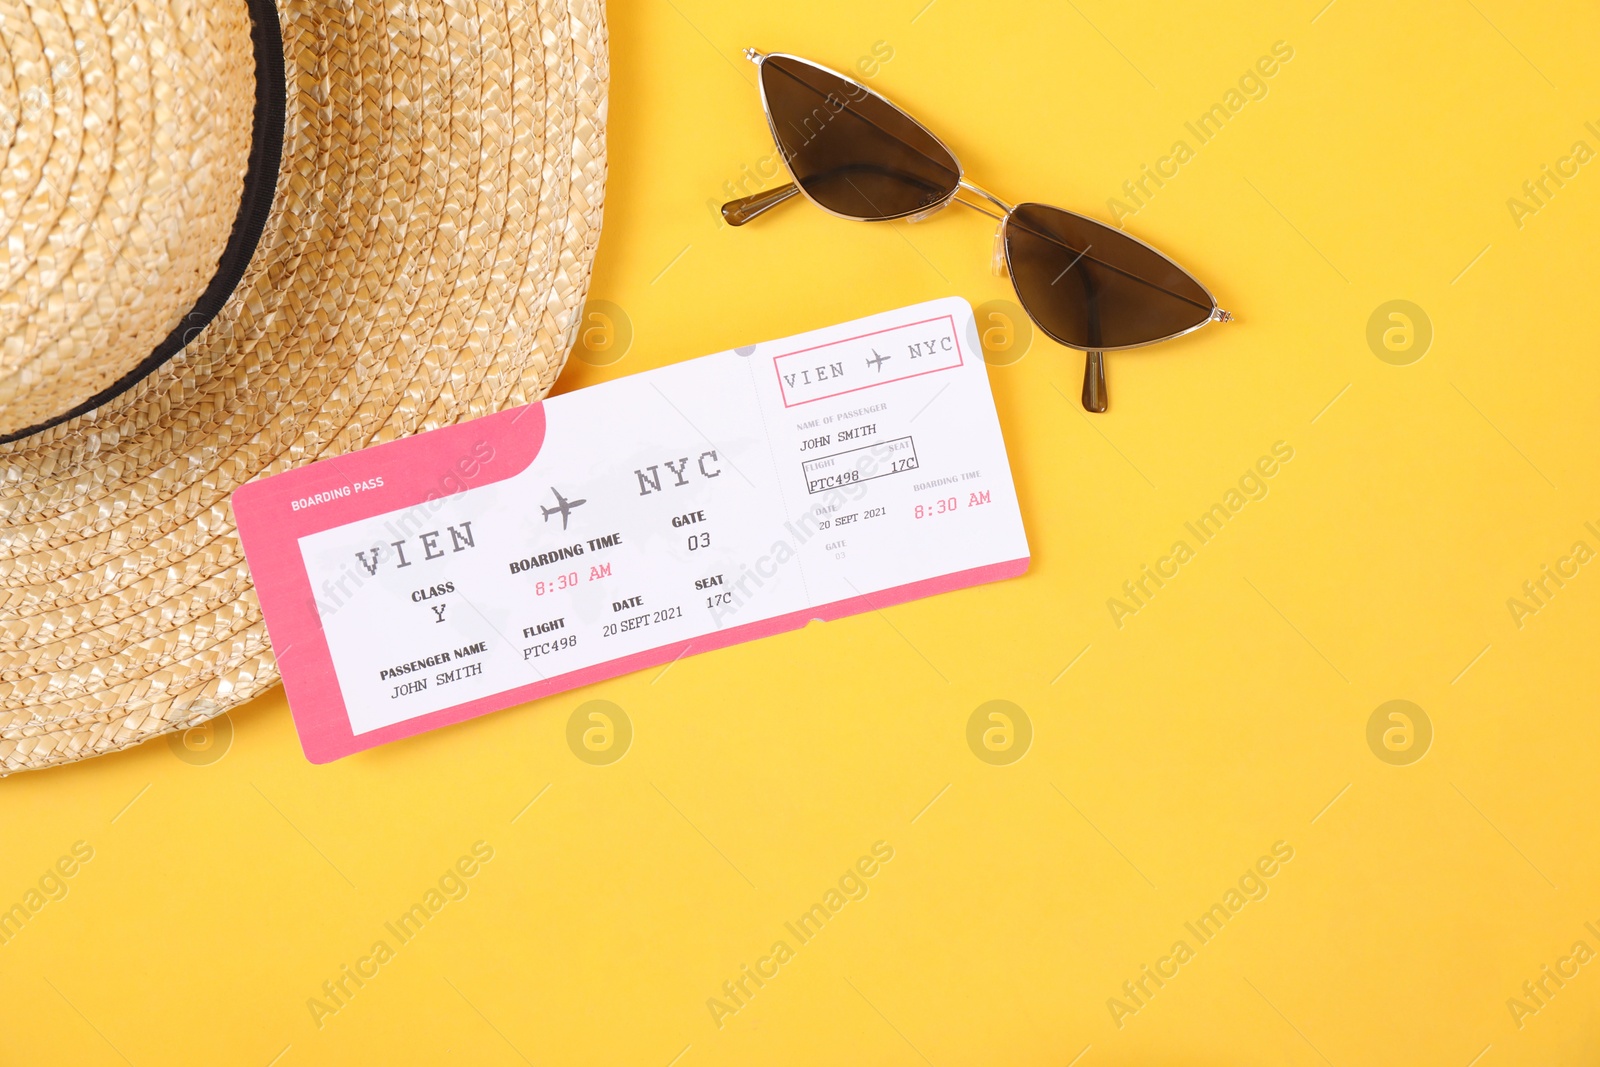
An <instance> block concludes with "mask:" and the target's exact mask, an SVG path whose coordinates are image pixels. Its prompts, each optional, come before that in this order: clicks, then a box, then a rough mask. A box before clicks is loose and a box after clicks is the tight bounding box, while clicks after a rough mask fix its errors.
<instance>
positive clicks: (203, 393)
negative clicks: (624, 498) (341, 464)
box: [0, 0, 607, 774]
mask: <svg viewBox="0 0 1600 1067" xmlns="http://www.w3.org/2000/svg"><path fill="white" fill-rule="evenodd" d="M606 82H607V64H606V33H605V21H604V14H603V11H602V9H601V7H600V4H599V3H598V0H495V2H493V3H490V2H486V0H407V2H405V3H379V2H376V0H341V2H330V0H277V3H276V5H274V3H273V2H272V0H3V2H0V161H3V163H0V168H3V169H0V234H3V235H4V240H3V242H0V774H3V773H9V772H11V771H17V770H24V769H30V768H37V767H44V766H48V765H51V764H56V763H63V762H66V761H69V760H76V759H81V758H83V757H86V756H92V755H97V754H100V753H104V752H110V751H112V750H114V749H119V748H123V747H126V746H128V745H133V744H137V743H138V742H140V741H144V740H147V739H149V738H151V737H154V736H156V735H158V734H162V733H166V732H168V731H172V730H176V729H180V728H185V727H189V726H193V725H195V724H198V723H200V722H202V721H204V720H206V719H208V718H211V717H212V716H215V715H219V714H221V713H222V712H225V711H227V710H228V709H229V708H232V707H234V706H235V705H237V704H240V703H242V702H244V701H246V700H248V699H250V698H251V697H252V696H254V695H256V694H257V693H260V692H261V691H262V690H264V689H266V688H267V687H269V686H271V685H273V684H274V683H275V682H276V681H277V669H276V666H275V665H274V661H273V656H272V650H271V648H270V647H269V645H268V642H267V634H266V629H265V628H264V626H263V625H262V622H261V609H260V607H259V605H258V604H257V601H256V597H255V594H254V592H253V590H252V589H251V584H250V574H249V571H248V569H247V568H246V566H245V561H244V556H243V553H242V552H241V551H240V548H239V541H238V538H237V537H236V535H235V533H234V527H233V518H232V513H231V512H230V510H229V507H228V496H229V494H230V493H232V492H233V490H234V489H236V488H237V487H238V486H239V485H241V484H242V483H244V482H246V481H248V480H250V479H252V478H255V477H258V476H260V475H263V474H269V473H273V472H275V471H281V470H284V469H286V468H288V467H292V466H296V465H299V464H303V463H307V462H309V461H311V460H313V459H316V458H318V457H322V456H329V455H337V454H340V453H344V452H349V451H351V450H353V449H357V448H361V447H363V446H365V445H369V444H372V443H374V442H378V441H384V440H388V439H391V438H395V437H401V436H405V435H407V434H413V433H417V432H419V431H422V430H426V429H430V428H432V427H435V426H440V425H444V424H447V423H453V422H457V421H459V420H462V419H468V418H473V417H475V416H479V415H485V414H488V413H490V412H493V411H497V410H500V409H502V408H505V407H507V406H510V405H514V404H521V403H526V402H529V401H533V400H537V399H539V398H540V397H542V396H544V394H545V393H546V392H547V391H548V390H549V388H550V386H551V384H552V383H553V382H554V381H555V378H556V375H557V373H559V371H560V370H561V366H562V364H563V363H564V362H565V360H566V355H567V350H568V348H569V346H570V343H571V341H572V337H573V333H574V330H575V328H576V325H577V316H578V310H579V308H580V306H581V305H582V303H583V298H584V292H585V289H586V287H587V285H588V279H589V267H590V263H591V261H592V258H593V252H594V246H595V241H596V239H597V237H598V235H599V225H600V207H601V195H602V192H603V189H604V183H605V142H604V134H605V116H606Z"/></svg>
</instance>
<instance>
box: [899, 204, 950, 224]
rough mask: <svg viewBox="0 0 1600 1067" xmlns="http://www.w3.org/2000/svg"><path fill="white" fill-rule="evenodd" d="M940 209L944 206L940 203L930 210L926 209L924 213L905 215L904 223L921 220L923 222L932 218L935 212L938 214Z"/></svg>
mask: <svg viewBox="0 0 1600 1067" xmlns="http://www.w3.org/2000/svg"><path fill="white" fill-rule="evenodd" d="M942 207H944V205H943V204H942V203H941V204H935V205H933V206H932V207H930V208H928V209H926V210H924V211H919V212H917V213H916V214H915V215H907V216H906V221H907V222H921V221H922V220H924V219H926V218H928V217H930V216H932V215H933V214H935V213H936V212H938V211H939V209H940V208H942Z"/></svg>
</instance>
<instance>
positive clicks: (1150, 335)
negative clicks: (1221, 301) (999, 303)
mask: <svg viewBox="0 0 1600 1067" xmlns="http://www.w3.org/2000/svg"><path fill="white" fill-rule="evenodd" d="M1005 238H1006V261H1007V263H1008V264H1009V265H1010V267H1011V279H1012V281H1013V282H1014V283H1015V285H1016V287H1017V295H1018V296H1020V297H1021V298H1022V306H1023V307H1024V308H1026V309H1027V312H1028V314H1029V315H1031V316H1032V317H1033V319H1034V321H1035V322H1037V323H1038V324H1039V325H1040V327H1042V328H1043V329H1044V331H1045V332H1046V333H1048V334H1049V335H1050V336H1051V337H1054V338H1055V339H1056V340H1057V341H1060V342H1061V343H1062V344H1066V345H1072V346H1073V347H1075V348H1086V349H1090V350H1101V349H1107V348H1126V347H1128V346H1130V345H1142V344H1148V343H1149V342H1151V341H1159V340H1161V339H1162V338H1163V337H1171V336H1172V335H1173V334H1176V333H1182V332H1183V331H1185V330H1188V329H1192V328H1193V327H1195V326H1198V325H1200V324H1201V323H1202V322H1204V321H1206V319H1208V318H1210V317H1211V312H1212V310H1213V308H1215V306H1216V305H1215V303H1214V302H1213V301H1212V299H1211V297H1210V295H1209V294H1208V293H1207V292H1206V291H1205V290H1204V289H1202V288H1201V287H1200V283H1199V282H1197V281H1195V280H1194V279H1193V278H1191V277H1189V275H1188V274H1187V273H1185V272H1184V270H1183V269H1182V268H1180V267H1179V266H1178V265H1177V264H1175V263H1173V262H1172V261H1171V260H1170V259H1168V258H1167V257H1166V256H1163V255H1162V254H1161V253H1159V252H1157V251H1155V250H1154V249H1151V248H1147V247H1145V246H1144V245H1142V244H1140V243H1139V242H1138V241H1135V240H1134V239H1133V238H1131V237H1129V236H1128V235H1127V234H1124V233H1121V232H1119V231H1117V230H1114V229H1112V228H1111V227H1109V226H1105V225H1102V224H1101V223H1098V222H1094V221H1092V220H1090V219H1086V218H1083V217H1082V216H1081V215H1074V214H1072V213H1071V212H1070V211H1062V210H1061V209H1060V208H1054V207H1050V206H1048V205H1046V204H1019V205H1017V208H1016V210H1015V211H1013V212H1012V213H1011V215H1010V217H1009V218H1008V219H1007V220H1006V225H1005Z"/></svg>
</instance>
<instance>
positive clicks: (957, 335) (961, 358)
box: [772, 315, 967, 408]
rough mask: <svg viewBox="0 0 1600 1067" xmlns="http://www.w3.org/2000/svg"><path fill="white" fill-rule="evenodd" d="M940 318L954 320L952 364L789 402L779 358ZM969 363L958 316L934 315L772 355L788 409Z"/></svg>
mask: <svg viewBox="0 0 1600 1067" xmlns="http://www.w3.org/2000/svg"><path fill="white" fill-rule="evenodd" d="M940 319H948V320H949V321H950V336H951V337H953V338H954V339H955V342H956V361H955V362H954V363H952V364H951V365H950V366H948V367H935V368H933V369H932V370H921V371H918V372H917V373H915V374H906V375H902V376H901V377H899V378H885V379H883V380H882V381H881V382H873V383H871V384H870V385H858V386H856V387H855V388H854V389H841V390H839V391H838V392H837V393H824V394H822V395H821V396H814V397H811V398H810V399H809V400H796V401H795V402H794V403H792V404H791V403H789V394H788V392H787V391H785V390H784V388H783V370H782V368H780V367H779V366H778V360H780V359H788V358H789V357H790V356H800V355H804V354H805V353H807V352H815V351H816V350H817V349H819V348H832V347H834V346H835V345H846V344H849V343H850V342H851V341H859V340H861V339H862V338H864V337H876V336H877V335H878V334H880V333H893V332H894V331H895V330H909V329H910V328H911V327H913V326H922V325H924V324H926V323H930V322H938V321H939V320H940ZM966 364H967V357H966V354H965V353H964V352H962V350H961V331H960V330H958V329H956V317H955V316H954V315H934V316H933V317H932V318H927V319H918V320H917V321H916V322H902V323H901V324H900V325H898V326H885V327H884V328H883V329H881V330H869V331H867V332H866V333H858V334H856V335H855V336H854V337H841V338H839V339H838V340H836V341H824V342H823V343H822V344H820V345H812V346H811V347H810V348H797V349H795V350H794V351H793V352H784V353H781V354H779V355H776V356H773V357H772V372H773V373H774V374H776V375H777V376H778V397H779V399H781V400H782V401H783V406H784V407H785V408H798V407H803V406H805V405H806V404H815V403H816V402H817V401H819V400H831V399H832V398H834V397H836V396H848V395H849V394H851V393H859V392H861V391H862V390H863V389H876V388H877V387H878V386H880V385H892V384H894V383H895V382H909V381H910V380H911V379H913V378H921V377H922V376H924V375H927V374H938V373H940V372H942V371H947V370H957V369H959V368H961V367H964V366H966Z"/></svg>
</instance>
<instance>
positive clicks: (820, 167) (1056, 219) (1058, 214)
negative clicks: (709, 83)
mask: <svg viewBox="0 0 1600 1067" xmlns="http://www.w3.org/2000/svg"><path fill="white" fill-rule="evenodd" d="M745 55H746V56H747V57H748V58H749V59H750V61H751V62H753V63H755V64H756V65H757V66H758V67H759V68H760V70H761V78H760V80H761V106H762V108H763V109H764V110H765V111H766V113H767V124H768V125H769V126H770V127H771V128H772V139H773V140H774V141H776V142H777V145H778V152H779V154H780V155H781V156H782V157H783V163H784V166H785V167H787V168H788V171H789V175H790V177H792V178H793V179H794V181H793V182H791V183H790V184H788V185H784V186H782V187H780V188H777V189H769V190H767V191H765V192H760V193H756V194H754V195H752V196H746V197H743V198H741V199H739V200H733V201H730V202H729V203H726V204H724V205H722V217H723V218H724V219H725V220H726V221H727V222H728V224H729V225H731V226H743V225H744V224H745V223H747V222H749V221H750V220H751V219H754V218H756V217H757V216H759V215H762V214H764V213H765V212H767V211H769V210H771V209H772V208H774V207H776V206H777V205H779V204H781V203H783V202H784V201H785V200H788V199H789V198H790V197H792V196H794V195H795V194H796V193H800V194H803V195H804V196H805V197H806V198H807V199H808V200H810V201H811V202H812V203H814V204H816V205H817V206H818V207H820V208H822V210H824V211H826V212H828V213H829V214H830V215H837V216H839V217H840V218H846V219H857V220H860V221H862V222H887V221H889V220H891V219H908V220H910V221H912V222H918V221H920V220H922V219H924V218H926V217H927V216H929V215H931V214H933V213H934V212H935V211H938V210H939V209H940V208H942V207H944V206H945V205H947V204H949V203H952V202H954V203H957V204H961V205H963V206H964V207H969V208H972V209H973V210H974V211H978V212H981V213H983V214H985V215H988V216H989V217H990V218H994V219H999V220H1000V229H999V232H998V233H997V234H996V235H995V255H994V269H995V272H996V273H997V274H999V273H1009V274H1010V275H1011V283H1012V285H1013V286H1014V287H1015V288H1016V291H1017V298H1018V300H1020V301H1021V303H1022V308H1023V310H1024V311H1026V312H1027V313H1028V317H1029V318H1031V319H1032V320H1033V321H1034V322H1035V323H1036V324H1037V325H1038V327H1039V329H1041V330H1043V331H1044V332H1045V333H1046V334H1048V335H1049V336H1050V337H1051V338H1053V339H1054V340H1056V341H1058V342H1059V343H1061V344H1063V345H1065V346H1067V347H1068V348H1075V349H1077V350H1079V351H1081V352H1085V353H1087V356H1086V358H1085V363H1084V374H1083V406H1084V407H1085V408H1086V409H1088V410H1089V411H1104V410H1106V368H1105V353H1107V352H1114V351H1117V350H1120V349H1124V348H1138V347H1141V346H1143V345H1150V344H1155V343H1156V342H1157V341H1169V340H1171V339H1172V338H1174V337H1181V336H1183V335H1184V334H1186V333H1189V332H1191V331H1193V330H1198V329H1199V328H1200V327H1202V326H1204V325H1205V324H1206V323H1208V322H1211V321H1213V320H1215V321H1217V322H1230V321H1232V319H1233V316H1232V315H1230V314H1229V313H1228V312H1226V311H1223V310H1222V309H1221V308H1219V307H1218V306H1217V301H1216V299H1215V298H1214V297H1213V296H1212V295H1211V292H1210V290H1208V289H1207V288H1206V287H1205V286H1203V285H1201V284H1200V283H1199V282H1198V281H1196V280H1195V278H1194V276H1193V275H1191V274H1190V273H1189V272H1188V271H1186V270H1184V269H1183V268H1182V267H1180V266H1178V265H1177V264H1176V263H1174V262H1173V261H1172V260H1170V259H1168V258H1167V257H1166V256H1164V255H1162V254H1161V253H1160V252H1157V251H1156V250H1155V249H1154V248H1151V247H1150V246H1149V245H1147V244H1145V243H1144V242H1143V241H1140V240H1138V239H1136V238H1133V237H1129V236H1128V235H1127V234H1125V233H1123V232H1122V231H1121V230H1116V229H1113V228H1112V227H1110V226H1107V225H1105V224H1104V223H1100V222H1096V221H1094V220H1093V219H1089V218H1085V217H1084V216H1082V215H1078V214H1074V213H1073V212H1071V211H1065V210H1063V209H1061V208H1058V207H1051V206H1050V205H1049V204H1034V203H1028V204H1017V205H1016V206H1014V207H1013V206H1012V205H1010V204H1007V203H1006V202H1005V201H1003V200H1001V199H1000V198H999V197H997V196H995V195H994V194H993V193H990V192H988V191H987V190H985V189H982V188H980V187H979V186H977V185H975V184H974V183H972V182H970V181H968V180H967V179H966V178H965V177H964V176H963V175H962V173H961V164H960V163H959V162H958V161H957V160H956V157H955V154H954V153H953V152H951V151H950V149H949V148H947V147H945V144H944V142H943V141H941V140H939V139H938V138H937V137H935V136H934V135H933V134H931V133H929V132H928V130H927V128H926V127H924V126H923V125H922V124H921V123H920V122H918V121H917V120H916V119H914V118H912V117H911V116H910V115H908V114H906V113H905V112H904V111H902V110H900V109H899V108H898V107H896V106H895V105H894V104H891V103H890V102H889V101H888V100H887V99H885V98H884V97H882V96H879V95H878V94H877V93H875V92H873V91H872V90H871V89H868V88H867V87H866V86H864V85H862V84H861V83H860V82H857V81H854V80H852V79H850V78H847V77H845V76H844V75H842V74H837V73H835V72H834V71H831V70H829V69H828V68H826V67H822V66H818V65H817V64H815V63H812V62H811V61H809V60H805V59H801V58H799V57H798V56H790V55H783V54H781V53H777V52H773V53H769V54H767V55H762V54H761V53H760V52H757V51H756V50H755V49H753V48H749V49H746V50H745ZM962 193H966V194H968V195H969V196H970V197H973V198H975V199H976V200H977V201H979V202H976V203H975V202H973V200H969V199H962V198H961V194H962Z"/></svg>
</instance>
